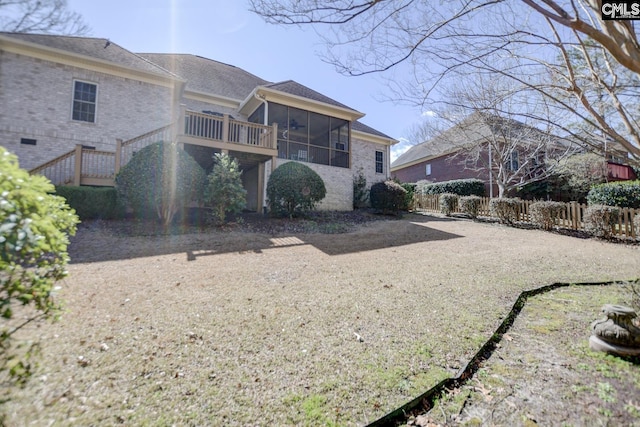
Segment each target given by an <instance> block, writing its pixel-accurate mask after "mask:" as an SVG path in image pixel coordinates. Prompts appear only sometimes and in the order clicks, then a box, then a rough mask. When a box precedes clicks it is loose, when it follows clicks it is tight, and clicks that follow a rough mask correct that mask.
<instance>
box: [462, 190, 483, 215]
mask: <svg viewBox="0 0 640 427" xmlns="http://www.w3.org/2000/svg"><path fill="white" fill-rule="evenodd" d="M481 201H482V198H481V197H478V196H462V197H460V198H459V199H458V205H459V206H460V210H461V211H462V213H465V214H467V215H469V216H470V217H471V218H473V219H475V218H477V217H478V213H479V212H480V202H481Z"/></svg>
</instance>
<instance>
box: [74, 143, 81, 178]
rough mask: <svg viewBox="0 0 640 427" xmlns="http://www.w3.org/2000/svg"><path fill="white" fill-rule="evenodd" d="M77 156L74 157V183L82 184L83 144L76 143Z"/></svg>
mask: <svg viewBox="0 0 640 427" xmlns="http://www.w3.org/2000/svg"><path fill="white" fill-rule="evenodd" d="M75 155H76V158H75V159H74V160H75V162H74V165H73V167H74V170H73V185H75V186H80V178H81V177H82V144H76V154H75Z"/></svg>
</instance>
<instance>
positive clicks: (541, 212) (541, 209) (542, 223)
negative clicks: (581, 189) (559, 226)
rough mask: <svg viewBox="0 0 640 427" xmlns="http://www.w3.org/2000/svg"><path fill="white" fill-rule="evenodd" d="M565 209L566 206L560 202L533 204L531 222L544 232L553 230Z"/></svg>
mask: <svg viewBox="0 0 640 427" xmlns="http://www.w3.org/2000/svg"><path fill="white" fill-rule="evenodd" d="M564 209H565V204H564V203H560V202H550V201H549V202H544V201H541V202H535V203H531V205H530V206H529V214H530V215H531V222H532V223H533V224H534V225H536V226H537V227H539V228H542V229H543V230H551V229H552V228H553V226H554V225H556V222H557V219H558V218H559V217H560V215H561V214H562V211H563V210H564Z"/></svg>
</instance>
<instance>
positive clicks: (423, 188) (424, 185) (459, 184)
mask: <svg viewBox="0 0 640 427" xmlns="http://www.w3.org/2000/svg"><path fill="white" fill-rule="evenodd" d="M416 191H419V192H420V193H421V194H442V193H451V194H457V195H458V196H481V197H482V196H484V194H485V189H484V181H482V180H481V179H475V178H472V179H456V180H453V181H444V182H436V183H428V182H421V181H419V182H418V183H417V187H416Z"/></svg>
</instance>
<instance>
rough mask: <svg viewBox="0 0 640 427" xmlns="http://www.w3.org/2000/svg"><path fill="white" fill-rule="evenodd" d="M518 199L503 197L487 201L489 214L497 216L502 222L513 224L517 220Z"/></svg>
mask: <svg viewBox="0 0 640 427" xmlns="http://www.w3.org/2000/svg"><path fill="white" fill-rule="evenodd" d="M519 207H520V199H515V198H508V197H503V198H499V199H491V200H490V201H489V211H490V212H491V216H493V217H495V218H498V220H499V221H500V223H502V224H513V223H514V222H516V221H517V220H518V209H519Z"/></svg>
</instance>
